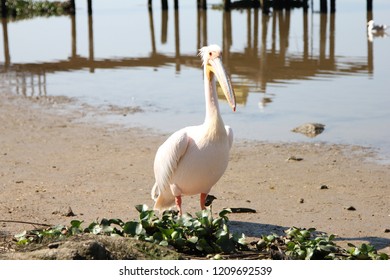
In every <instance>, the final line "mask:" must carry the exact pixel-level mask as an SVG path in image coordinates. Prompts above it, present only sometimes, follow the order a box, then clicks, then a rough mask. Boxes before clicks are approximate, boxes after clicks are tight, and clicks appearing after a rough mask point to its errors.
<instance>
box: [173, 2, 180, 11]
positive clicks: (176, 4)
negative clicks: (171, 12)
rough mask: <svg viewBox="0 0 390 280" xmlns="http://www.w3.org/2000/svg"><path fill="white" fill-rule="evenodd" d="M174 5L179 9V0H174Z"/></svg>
mask: <svg viewBox="0 0 390 280" xmlns="http://www.w3.org/2000/svg"><path fill="white" fill-rule="evenodd" d="M173 3H174V7H175V10H178V9H179V0H174V2H173Z"/></svg>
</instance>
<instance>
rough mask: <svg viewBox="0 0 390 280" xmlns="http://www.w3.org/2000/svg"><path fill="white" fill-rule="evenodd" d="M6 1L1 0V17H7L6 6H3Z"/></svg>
mask: <svg viewBox="0 0 390 280" xmlns="http://www.w3.org/2000/svg"><path fill="white" fill-rule="evenodd" d="M6 2H7V0H1V17H3V18H6V17H7V5H6V4H5V3H6Z"/></svg>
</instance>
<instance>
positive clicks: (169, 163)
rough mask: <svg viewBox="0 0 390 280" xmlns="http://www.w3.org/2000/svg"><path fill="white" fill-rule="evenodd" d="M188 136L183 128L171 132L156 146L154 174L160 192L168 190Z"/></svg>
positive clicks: (184, 149)
mask: <svg viewBox="0 0 390 280" xmlns="http://www.w3.org/2000/svg"><path fill="white" fill-rule="evenodd" d="M189 142H190V137H189V136H188V135H187V133H186V130H185V129H181V130H179V131H177V132H175V133H174V134H172V135H171V136H170V137H169V138H168V139H167V140H166V141H165V142H164V143H163V144H162V145H161V146H160V148H158V150H157V153H156V157H155V159H154V175H155V177H156V183H157V186H158V188H159V191H160V192H166V191H168V190H169V191H170V183H171V182H170V181H171V178H172V175H173V174H174V172H175V170H176V168H177V165H178V163H179V161H180V159H181V157H182V156H183V155H184V154H185V152H186V150H187V147H188V144H189Z"/></svg>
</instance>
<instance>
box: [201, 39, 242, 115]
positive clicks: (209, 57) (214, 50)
mask: <svg viewBox="0 0 390 280" xmlns="http://www.w3.org/2000/svg"><path fill="white" fill-rule="evenodd" d="M199 55H200V56H201V57H202V60H203V66H204V67H205V70H206V74H207V75H206V76H207V78H208V79H210V80H211V77H212V74H214V75H215V76H216V77H217V79H218V82H219V84H220V85H221V88H222V91H223V93H224V94H225V97H226V99H227V101H228V102H229V105H230V107H232V109H233V111H236V96H235V94H234V90H233V86H232V83H231V81H230V78H229V75H228V74H227V72H226V70H225V67H224V66H223V63H222V50H221V48H220V47H219V46H217V45H210V46H206V47H203V48H201V49H200V50H199Z"/></svg>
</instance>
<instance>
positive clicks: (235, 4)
mask: <svg viewBox="0 0 390 280" xmlns="http://www.w3.org/2000/svg"><path fill="white" fill-rule="evenodd" d="M196 1H197V7H198V9H207V0H196ZM319 1H320V12H321V13H327V12H328V1H329V4H330V12H331V13H334V12H335V11H336V0H319ZM6 2H7V1H6V0H1V11H2V17H3V18H4V17H7V6H6ZM69 2H70V13H71V14H73V15H74V14H76V3H75V0H69ZM307 2H308V0H273V1H272V0H241V1H232V0H223V7H224V9H225V10H227V11H228V10H231V9H232V8H261V9H262V11H263V13H268V12H269V9H270V7H273V8H274V9H289V8H291V7H292V6H296V5H300V6H301V7H303V8H307V7H308V3H307ZM311 2H312V3H313V0H311ZM173 4H174V9H175V10H177V9H179V0H173ZM372 6H373V0H367V11H372ZM87 7H88V14H89V15H91V14H92V0H87ZM148 7H149V9H152V0H148ZM161 7H162V9H163V10H168V0H161Z"/></svg>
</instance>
